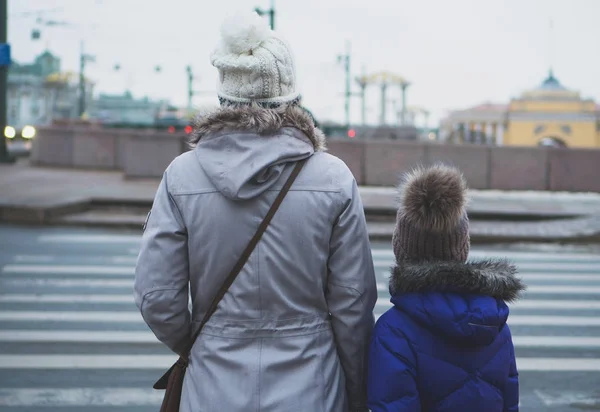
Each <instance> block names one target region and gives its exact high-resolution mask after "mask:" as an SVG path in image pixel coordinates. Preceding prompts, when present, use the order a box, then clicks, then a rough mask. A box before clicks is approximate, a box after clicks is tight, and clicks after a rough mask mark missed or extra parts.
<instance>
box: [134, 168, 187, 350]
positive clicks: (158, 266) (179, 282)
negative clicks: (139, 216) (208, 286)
mask: <svg viewBox="0 0 600 412" xmlns="http://www.w3.org/2000/svg"><path fill="white" fill-rule="evenodd" d="M188 283H189V264H188V251H187V231H186V228H185V225H184V223H183V218H182V216H181V214H180V212H179V209H178V208H177V205H176V204H175V201H174V199H173V197H172V196H171V195H170V193H169V192H168V188H167V174H166V173H165V174H164V175H163V179H162V181H161V182H160V185H159V187H158V190H157V192H156V196H155V198H154V203H153V205H152V209H151V211H150V214H149V215H148V218H147V221H146V225H145V230H144V233H143V235H142V241H141V246H140V253H139V255H138V260H137V265H136V268H135V281H134V299H135V303H136V305H137V307H138V308H139V310H140V312H141V314H142V317H143V318H144V321H145V322H146V323H147V324H148V326H149V327H150V329H151V330H152V332H154V334H155V335H156V337H157V338H158V339H159V340H160V341H161V342H163V343H164V344H165V345H167V346H168V347H169V348H170V349H171V350H172V351H173V352H175V353H177V354H180V355H181V354H182V352H183V351H184V350H185V347H186V346H187V345H188V343H189V340H190V327H191V325H190V313H189V309H188V295H189V286H188Z"/></svg>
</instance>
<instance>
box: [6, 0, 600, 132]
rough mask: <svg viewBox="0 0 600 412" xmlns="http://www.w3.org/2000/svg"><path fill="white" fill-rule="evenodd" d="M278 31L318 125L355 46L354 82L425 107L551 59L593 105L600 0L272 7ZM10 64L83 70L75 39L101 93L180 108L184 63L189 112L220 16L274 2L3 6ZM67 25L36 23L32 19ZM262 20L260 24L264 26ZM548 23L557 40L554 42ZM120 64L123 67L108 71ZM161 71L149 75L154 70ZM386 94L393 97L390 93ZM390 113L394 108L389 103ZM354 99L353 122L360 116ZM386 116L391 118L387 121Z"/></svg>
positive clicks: (597, 91)
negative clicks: (404, 88)
mask: <svg viewBox="0 0 600 412" xmlns="http://www.w3.org/2000/svg"><path fill="white" fill-rule="evenodd" d="M275 1H276V9H277V16H276V30H277V31H280V32H281V33H282V34H283V35H284V37H285V38H286V40H287V41H288V42H289V43H290V45H291V47H292V49H293V53H294V55H295V58H296V65H297V70H298V77H299V78H298V87H299V90H300V91H301V92H302V94H303V96H304V101H305V104H306V105H307V106H308V107H309V108H310V109H311V110H313V111H314V113H315V115H316V116H317V117H319V118H320V119H331V120H338V121H343V120H344V99H343V92H344V85H345V80H344V70H343V67H342V66H341V65H340V64H339V63H337V55H338V54H340V53H343V52H344V50H345V41H346V40H350V41H351V44H352V71H353V74H354V75H358V74H360V73H361V72H362V68H363V67H364V68H365V70H366V72H367V73H374V72H378V71H389V72H392V73H395V74H398V75H401V76H404V77H406V78H407V79H408V80H409V81H411V82H412V83H413V85H412V86H411V87H410V88H409V91H408V94H407V96H408V104H409V105H416V106H420V107H423V108H426V109H428V110H430V111H431V112H432V117H431V122H430V123H437V121H438V120H439V118H440V116H443V115H444V113H445V112H446V111H448V110H453V109H459V108H465V107H469V106H471V105H475V104H479V103H482V102H486V101H491V102H498V103H502V102H507V101H508V100H509V99H510V97H511V96H515V95H518V94H519V93H520V92H521V91H523V90H524V89H528V88H532V87H534V86H536V85H537V84H539V83H540V82H541V81H542V80H543V79H544V77H545V76H546V75H547V72H548V67H549V65H550V64H552V66H553V67H554V72H555V75H556V76H557V77H558V79H559V80H560V81H561V82H562V83H563V84H564V85H565V86H567V87H569V88H573V89H576V90H579V91H581V92H582V94H583V95H584V96H585V97H590V98H594V99H595V100H596V101H600V22H599V21H598V17H599V16H600V0H503V1H492V0H368V1H367V0H275ZM8 4H9V42H10V43H12V50H13V59H14V60H16V61H19V62H29V61H31V60H32V59H33V58H34V57H35V55H36V54H38V53H40V52H42V51H43V50H44V49H46V48H48V49H49V50H51V51H52V52H53V53H55V54H57V55H59V56H60V57H61V59H62V64H63V70H74V71H76V70H78V58H79V48H80V41H81V40H84V41H85V49H86V51H87V52H89V53H91V54H94V55H95V56H96V63H92V64H89V66H88V67H89V69H88V74H89V76H90V77H91V78H92V79H93V80H94V81H96V83H97V86H96V91H97V92H105V93H122V92H123V90H124V89H126V88H127V89H130V90H131V91H132V93H133V94H134V95H135V96H138V97H141V96H146V95H147V96H149V97H151V98H167V99H170V100H171V101H172V102H174V103H175V104H178V105H185V104H186V101H187V100H186V87H187V86H186V76H185V66H186V65H187V64H191V65H192V67H193V70H194V73H195V74H196V75H197V77H198V80H197V81H196V83H195V88H196V90H198V91H207V92H210V93H208V94H207V95H203V96H199V97H196V98H195V99H194V103H195V104H196V105H201V104H209V103H216V98H215V97H214V91H215V84H216V81H217V72H216V69H214V68H213V67H212V66H211V65H210V60H209V56H210V53H211V51H212V49H213V48H214V46H215V45H216V43H217V41H218V38H219V26H220V22H221V21H222V19H223V18H224V17H225V16H226V15H227V13H229V12H231V11H234V10H236V9H240V8H246V9H250V10H251V9H253V8H254V7H255V6H260V7H263V8H268V7H269V5H270V0H219V1H210V0H169V1H159V0H9V1H8ZM54 8H62V10H57V11H51V12H48V13H45V14H44V15H43V17H44V18H45V19H50V20H60V21H68V22H70V23H72V24H73V27H69V28H61V27H42V28H41V29H42V38H41V39H40V40H37V41H32V40H31V37H30V33H31V30H32V29H33V28H34V27H36V16H31V15H29V16H27V15H23V13H25V12H31V11H37V10H48V9H54ZM266 18H267V17H265V19H266ZM550 20H552V21H553V27H554V29H553V31H552V32H553V33H554V34H553V36H551V35H550V33H551V30H550V29H549V27H550V23H549V22H550ZM116 63H119V64H120V65H121V67H122V70H121V71H120V72H115V71H114V70H113V66H114V65H115V64H116ZM158 64H160V65H161V66H162V67H163V71H162V73H160V74H156V73H155V72H154V71H153V67H154V66H155V65H158ZM388 97H389V99H398V100H399V98H400V93H399V90H398V89H396V88H392V89H390V91H389V93H388ZM379 102H380V94H379V90H378V88H376V87H375V86H372V88H371V89H370V90H369V92H368V95H367V104H368V106H369V112H368V120H369V121H371V122H375V121H377V120H378V118H379ZM389 106H390V107H391V105H389ZM359 108H360V102H359V100H358V98H355V99H353V101H352V120H353V121H355V122H359V121H360V109H359ZM388 121H390V122H391V121H392V114H391V113H390V114H389V115H388Z"/></svg>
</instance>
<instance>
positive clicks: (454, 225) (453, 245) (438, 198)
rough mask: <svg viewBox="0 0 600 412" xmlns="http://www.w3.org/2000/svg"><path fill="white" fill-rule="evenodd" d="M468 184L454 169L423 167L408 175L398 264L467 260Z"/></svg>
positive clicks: (397, 238)
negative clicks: (405, 262) (404, 262)
mask: <svg viewBox="0 0 600 412" xmlns="http://www.w3.org/2000/svg"><path fill="white" fill-rule="evenodd" d="M466 204H467V183H466V180H465V178H464V177H463V175H462V173H461V172H460V171H459V170H458V169H456V168H453V167H449V166H445V165H442V164H438V165H435V166H431V167H426V168H424V167H419V168H417V169H415V170H413V171H411V172H409V173H407V174H405V175H404V179H403V181H402V183H401V185H400V207H399V209H398V213H397V216H396V228H395V230H394V235H393V238H392V245H393V248H394V254H395V255H396V261H398V262H401V261H410V262H418V261H425V260H428V261H431V260H442V261H443V260H445V261H460V262H464V261H466V260H467V257H468V254H469V248H470V239H469V219H468V217H467V213H466Z"/></svg>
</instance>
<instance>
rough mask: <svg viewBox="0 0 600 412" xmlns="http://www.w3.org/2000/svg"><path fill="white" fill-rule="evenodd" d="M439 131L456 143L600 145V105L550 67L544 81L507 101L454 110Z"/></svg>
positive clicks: (445, 137)
mask: <svg viewBox="0 0 600 412" xmlns="http://www.w3.org/2000/svg"><path fill="white" fill-rule="evenodd" d="M440 129H441V130H442V131H443V132H441V135H442V138H444V139H446V140H448V141H451V142H456V143H462V142H468V143H483V144H493V145H510V146H539V145H553V146H566V147H597V148H600V106H599V105H597V104H596V103H595V102H594V101H593V100H591V99H584V98H582V97H581V95H580V94H579V92H576V91H573V90H569V89H567V88H566V87H564V86H563V85H562V84H561V83H560V82H559V81H558V80H557V79H556V77H554V75H553V73H552V70H550V73H549V75H548V77H547V78H546V79H545V80H544V81H543V82H542V84H541V85H539V86H538V87H536V88H535V89H533V90H528V91H526V92H524V93H522V94H521V96H519V97H517V98H514V99H512V100H511V101H510V103H509V104H508V105H502V104H491V103H486V104H482V105H479V106H475V107H472V108H470V109H467V110H460V111H455V112H452V113H451V114H450V115H449V116H448V118H446V119H444V120H443V121H442V124H441V126H440Z"/></svg>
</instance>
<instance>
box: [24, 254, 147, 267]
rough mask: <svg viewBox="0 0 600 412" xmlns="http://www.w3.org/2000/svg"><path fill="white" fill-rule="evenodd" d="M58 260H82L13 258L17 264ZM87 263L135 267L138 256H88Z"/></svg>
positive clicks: (40, 257) (30, 256)
mask: <svg viewBox="0 0 600 412" xmlns="http://www.w3.org/2000/svg"><path fill="white" fill-rule="evenodd" d="M58 258H60V259H65V258H67V259H72V258H78V259H81V258H82V257H81V256H74V255H60V256H53V255H16V256H15V257H13V261H14V262H17V263H50V262H56V261H57V260H58ZM85 261H86V262H88V263H89V262H102V263H112V264H131V265H135V264H136V263H137V256H120V255H114V256H86V257H85Z"/></svg>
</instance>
